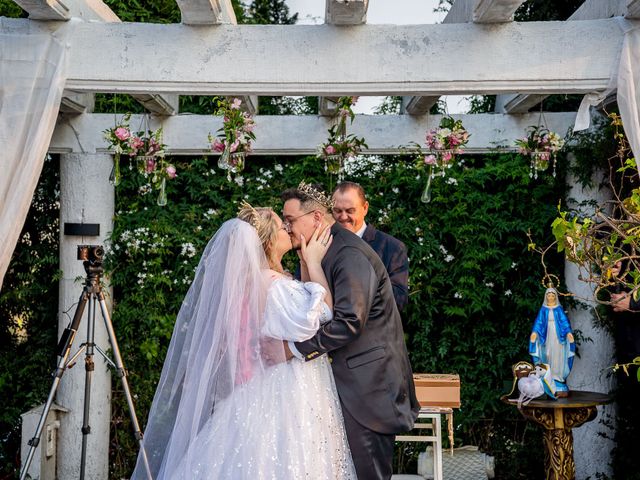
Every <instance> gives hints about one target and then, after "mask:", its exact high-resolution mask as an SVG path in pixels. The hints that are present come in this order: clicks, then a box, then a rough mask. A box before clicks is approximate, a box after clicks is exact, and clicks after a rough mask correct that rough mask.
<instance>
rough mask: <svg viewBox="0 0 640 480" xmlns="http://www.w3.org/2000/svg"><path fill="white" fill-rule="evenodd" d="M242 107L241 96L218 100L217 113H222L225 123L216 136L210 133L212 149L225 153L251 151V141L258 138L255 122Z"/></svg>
mask: <svg viewBox="0 0 640 480" xmlns="http://www.w3.org/2000/svg"><path fill="white" fill-rule="evenodd" d="M241 107H242V100H240V99H239V98H234V99H233V100H232V101H229V100H227V99H221V100H218V105H217V112H216V113H217V114H218V115H222V122H223V123H222V128H220V129H218V131H217V135H216V136H215V137H214V136H213V135H211V134H209V143H210V145H211V150H212V151H214V152H216V153H223V152H224V151H225V150H228V152H229V153H240V152H244V153H249V152H251V143H252V142H254V141H255V139H256V136H255V133H253V129H254V128H255V122H254V121H253V118H252V116H251V115H250V114H249V113H248V112H243V111H242V110H241Z"/></svg>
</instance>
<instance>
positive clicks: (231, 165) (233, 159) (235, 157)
mask: <svg viewBox="0 0 640 480" xmlns="http://www.w3.org/2000/svg"><path fill="white" fill-rule="evenodd" d="M246 157H247V154H246V152H234V153H231V154H229V161H228V169H229V171H230V172H232V173H240V172H241V171H242V170H244V161H245V159H246Z"/></svg>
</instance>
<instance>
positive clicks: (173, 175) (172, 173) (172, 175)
mask: <svg viewBox="0 0 640 480" xmlns="http://www.w3.org/2000/svg"><path fill="white" fill-rule="evenodd" d="M166 170H167V177H169V178H171V179H174V178H176V167H174V166H173V165H169V166H168V167H167V169H166Z"/></svg>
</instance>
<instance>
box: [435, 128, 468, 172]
mask: <svg viewBox="0 0 640 480" xmlns="http://www.w3.org/2000/svg"><path fill="white" fill-rule="evenodd" d="M468 142H469V132H467V130H466V129H465V128H464V127H463V126H462V121H460V120H454V119H453V118H451V117H448V116H446V117H443V118H442V120H441V121H440V126H439V127H438V128H434V129H432V130H429V131H428V132H427V134H426V143H427V148H428V149H429V150H431V152H432V153H431V155H427V156H426V157H425V159H424V160H425V164H426V165H440V166H442V167H444V166H450V165H451V163H452V162H453V160H454V159H455V155H456V154H459V153H461V152H462V151H463V150H464V147H465V145H466V144H467V143H468Z"/></svg>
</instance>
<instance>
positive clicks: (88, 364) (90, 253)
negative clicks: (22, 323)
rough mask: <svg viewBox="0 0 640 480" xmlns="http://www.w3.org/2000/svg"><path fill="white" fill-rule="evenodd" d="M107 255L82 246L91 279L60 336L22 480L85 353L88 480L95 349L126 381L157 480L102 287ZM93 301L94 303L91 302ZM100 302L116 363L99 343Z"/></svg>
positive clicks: (84, 439) (84, 450) (136, 432)
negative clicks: (68, 376) (83, 324)
mask: <svg viewBox="0 0 640 480" xmlns="http://www.w3.org/2000/svg"><path fill="white" fill-rule="evenodd" d="M103 254H104V250H103V249H102V247H100V246H96V245H79V246H78V260H84V262H83V265H84V270H85V272H86V273H87V277H86V279H85V283H84V288H83V290H82V294H81V295H80V300H79V301H78V306H77V307H76V312H75V314H74V316H73V320H72V321H71V323H70V324H69V326H67V328H66V329H65V330H64V332H63V333H62V336H61V337H60V341H59V343H58V355H59V356H60V360H59V361H58V366H57V367H56V369H55V371H54V372H53V377H54V379H53V385H52V386H51V390H50V391H49V397H48V398H47V402H46V403H45V406H44V408H43V410H42V415H41V416H40V420H39V422H38V427H37V428H36V433H35V435H34V436H33V438H31V439H30V440H29V442H28V444H29V453H28V455H27V459H26V461H25V464H24V465H23V467H22V472H21V473H20V480H25V478H26V477H27V471H28V470H29V466H30V465H31V461H32V460H33V456H34V454H35V450H36V448H37V447H38V444H39V443H40V436H41V435H42V430H43V428H44V426H45V421H46V418H47V415H48V414H49V410H50V409H51V405H52V404H53V400H54V397H55V394H56V391H57V390H58V386H59V384H60V380H61V378H62V375H63V374H64V372H65V371H66V370H67V368H71V367H73V365H74V364H75V361H76V359H77V358H78V357H79V356H80V354H81V353H82V352H84V353H85V358H84V360H85V384H84V409H83V415H82V429H81V431H82V452H81V456H80V479H81V480H84V478H85V467H86V459H87V435H89V434H90V433H91V426H90V425H89V407H90V404H91V381H92V378H93V371H94V368H95V366H94V363H93V356H94V349H95V350H97V351H98V353H99V354H100V355H102V357H103V358H104V359H105V360H106V361H107V362H108V363H109V364H110V365H111V366H112V367H114V369H115V371H116V373H117V375H118V376H119V377H120V381H121V382H122V387H123V389H124V393H125V397H126V399H127V404H128V406H129V413H130V416H131V423H132V425H133V430H134V435H135V437H136V440H137V441H138V444H139V445H140V452H142V460H143V462H144V466H145V469H146V472H147V478H148V479H149V480H153V477H152V475H151V470H150V468H149V462H148V459H147V454H146V452H145V449H144V443H143V440H142V432H141V431H140V425H139V424H138V419H137V418H136V412H135V409H134V406H133V398H132V396H131V391H130V390H129V384H128V382H127V373H126V371H125V369H124V365H123V363H122V357H121V356H120V350H119V349H118V342H117V340H116V336H115V332H114V330H113V324H112V323H111V318H110V317H109V311H108V310H107V304H106V302H105V299H104V293H103V292H102V286H101V285H100V277H101V275H102V274H103V272H104V270H103V268H102V256H103ZM89 300H93V301H92V302H90V301H89ZM96 301H97V302H98V304H99V305H100V311H101V312H102V318H103V320H104V324H105V327H106V329H107V334H108V336H109V343H110V344H111V348H112V351H113V357H114V360H115V362H114V361H112V360H111V359H110V358H109V357H108V356H107V354H106V353H105V352H104V351H103V350H102V349H101V348H100V347H98V346H97V345H96V344H95V342H94V340H95V321H96ZM87 306H88V318H87V320H88V322H87V325H88V327H87V341H86V342H85V343H83V344H82V345H81V346H80V349H79V350H78V351H77V352H76V353H75V354H74V355H73V357H71V359H69V360H68V361H67V359H68V357H69V352H70V351H71V346H72V345H73V341H74V339H75V336H76V333H77V331H78V328H79V326H80V321H81V320H82V315H83V314H84V310H85V307H87Z"/></svg>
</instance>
